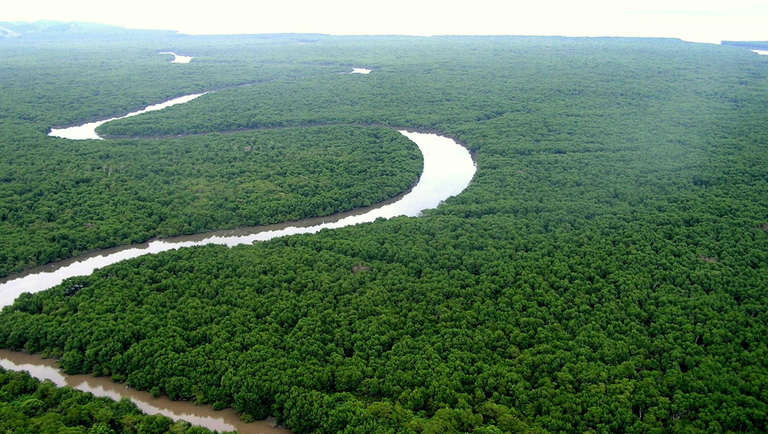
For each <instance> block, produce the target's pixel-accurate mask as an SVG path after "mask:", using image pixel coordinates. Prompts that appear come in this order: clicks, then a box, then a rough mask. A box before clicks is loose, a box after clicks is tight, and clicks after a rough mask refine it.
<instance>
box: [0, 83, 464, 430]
mask: <svg viewBox="0 0 768 434" xmlns="http://www.w3.org/2000/svg"><path fill="white" fill-rule="evenodd" d="M201 95H203V94H194V95H187V96H183V97H179V98H174V99H172V100H169V101H166V102H164V103H161V104H156V105H152V106H149V107H146V108H145V109H143V110H139V111H136V112H132V113H129V114H128V115H126V116H123V117H122V118H125V117H130V116H137V115H139V114H142V113H146V112H149V111H155V110H161V109H163V108H166V107H170V106H172V105H176V104H183V103H186V102H189V101H192V100H193V99H195V98H198V97H199V96H201ZM114 119H121V118H110V119H106V120H103V121H98V122H90V123H85V124H82V125H78V126H74V127H70V128H61V129H52V130H51V132H50V135H52V136H57V137H62V138H67V139H72V140H84V139H96V140H101V137H99V136H98V135H97V134H96V131H95V130H96V127H98V126H99V125H102V124H104V123H106V122H109V121H111V120H114ZM399 132H400V133H401V134H403V135H404V136H406V137H408V138H409V139H410V140H412V141H413V142H414V143H416V145H417V146H418V147H419V150H420V151H421V153H422V154H423V155H424V170H423V172H422V174H421V177H420V178H419V181H418V182H417V184H416V185H415V186H414V187H413V188H412V189H411V190H409V191H407V192H405V193H403V194H401V195H399V196H397V197H394V198H392V199H390V200H387V201H384V202H382V203H380V204H377V205H375V206H372V207H368V208H361V209H358V210H354V211H350V212H346V213H340V214H335V215H332V216H329V217H322V218H314V219H307V220H301V221H297V222H289V223H283V224H278V225H270V226H257V227H248V228H239V229H234V230H221V231H213V232H208V233H204V234H198V235H190V236H180V237H173V238H166V239H160V240H154V241H150V242H148V243H143V244H137V245H130V246H122V247H116V248H112V249H106V250H101V251H97V252H94V253H91V254H87V255H83V256H79V257H77V258H72V259H68V260H64V261H60V262H56V263H53V264H47V265H43V266H40V267H36V268H32V269H30V270H27V271H25V272H23V273H19V274H15V275H11V276H8V277H6V278H4V279H0V307H2V306H8V305H10V304H12V303H13V301H14V300H15V299H16V298H17V297H18V296H19V295H20V294H22V293H24V292H30V293H34V292H39V291H44V290H46V289H49V288H52V287H54V286H56V285H58V284H60V283H61V282H62V281H63V280H64V279H67V278H69V277H73V276H84V275H89V274H91V273H93V271H94V270H96V269H97V268H101V267H105V266H107V265H110V264H114V263H116V262H120V261H123V260H126V259H130V258H136V257H138V256H142V255H146V254H154V253H159V252H163V251H167V250H174V249H178V248H181V247H191V246H200V245H206V244H223V245H226V246H230V247H231V246H235V245H238V244H251V243H253V242H255V241H265V240H269V239H272V238H275V237H281V236H287V235H293V234H306V233H315V232H318V231H320V230H322V229H336V228H342V227H344V226H350V225H355V224H358V223H365V222H372V221H374V220H376V219H377V218H391V217H395V216H400V215H405V216H412V217H415V216H418V215H419V214H420V213H421V212H422V211H424V210H427V209H431V208H435V207H437V206H438V205H439V204H440V203H441V202H442V201H443V200H445V199H447V198H449V197H451V196H455V195H457V194H459V193H461V192H462V191H463V190H464V189H465V188H466V187H467V186H468V185H469V183H470V181H471V180H472V178H473V177H474V174H475V170H476V169H475V164H474V161H473V160H472V157H471V155H470V154H469V152H468V151H467V149H465V148H464V147H462V146H461V145H459V144H458V143H456V141H454V140H452V139H450V138H447V137H443V136H439V135H437V134H430V133H423V132H415V131H408V130H406V129H403V130H400V131H399ZM0 366H2V367H4V368H6V369H14V370H25V371H29V372H30V373H31V374H32V375H33V376H34V377H36V378H39V379H49V380H51V381H53V382H54V383H56V384H57V385H59V386H64V385H66V386H70V387H74V388H76V389H80V390H84V391H87V392H91V393H94V394H95V395H97V396H108V397H110V398H113V399H120V398H121V397H127V398H129V399H130V400H131V401H133V402H134V403H135V404H136V405H137V406H138V407H139V408H140V409H141V410H142V411H144V412H145V413H148V414H163V415H165V416H168V417H170V418H172V419H174V420H178V419H184V420H187V421H189V422H190V423H192V424H194V425H199V426H204V427H206V428H209V429H213V430H219V431H230V430H235V429H236V430H237V431H239V432H241V433H268V434H272V433H283V434H285V433H290V432H289V431H288V430H285V429H282V428H274V427H272V425H271V423H270V422H269V421H257V422H254V423H249V424H244V423H243V422H241V421H240V419H239V418H238V416H237V414H236V413H235V412H234V410H232V409H227V410H223V411H213V409H212V408H211V407H210V406H194V405H193V404H192V403H189V402H178V401H171V400H169V399H168V398H167V397H159V398H155V397H152V395H151V394H149V393H148V392H141V391H137V390H135V389H131V388H127V387H125V386H124V385H120V384H117V383H113V382H112V381H111V380H110V379H109V378H96V377H93V376H90V375H74V376H68V375H65V374H63V373H62V372H61V371H59V370H58V369H57V368H56V366H55V362H54V361H52V360H43V359H41V358H40V357H38V356H36V355H29V354H22V353H18V352H14V351H8V350H0Z"/></svg>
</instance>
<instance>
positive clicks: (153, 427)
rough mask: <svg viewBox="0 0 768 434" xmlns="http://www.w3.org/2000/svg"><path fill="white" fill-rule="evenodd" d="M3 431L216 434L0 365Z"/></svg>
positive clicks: (31, 433) (21, 433) (35, 433)
mask: <svg viewBox="0 0 768 434" xmlns="http://www.w3.org/2000/svg"><path fill="white" fill-rule="evenodd" d="M0 430H1V431H2V432H4V433H14V434H41V433H59V434H63V433H66V434H122V433H125V434H134V433H141V434H165V433H169V434H210V433H211V431H209V430H207V429H205V428H201V427H195V426H191V425H190V424H189V423H188V422H183V421H179V422H173V421H172V420H171V419H169V418H167V417H164V416H159V415H154V416H147V415H145V414H143V413H142V412H141V411H139V409H138V408H136V406H135V405H134V404H133V403H132V402H131V401H130V400H128V399H122V400H120V401H119V402H115V401H113V400H111V399H108V398H96V397H94V396H93V395H91V394H90V393H85V392H80V391H78V390H75V389H71V388H69V387H61V388H60V387H56V386H55V385H53V383H51V382H47V381H46V382H39V381H37V380H35V379H34V378H32V377H30V376H29V374H27V373H26V372H12V371H6V370H5V369H3V368H0Z"/></svg>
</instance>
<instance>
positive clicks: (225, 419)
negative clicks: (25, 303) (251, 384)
mask: <svg viewBox="0 0 768 434" xmlns="http://www.w3.org/2000/svg"><path fill="white" fill-rule="evenodd" d="M0 366H2V367H3V368H5V369H12V370H14V371H27V372H29V373H30V375H32V376H33V377H35V378H37V379H40V380H51V381H52V382H53V383H54V384H56V385H57V386H69V387H72V388H75V389H78V390H83V391H85V392H90V393H93V394H94V395H96V396H102V397H107V398H112V399H114V400H116V401H117V400H120V398H128V399H130V400H131V402H133V403H134V404H136V406H137V407H139V409H140V410H141V411H143V412H144V413H147V414H162V415H163V416H166V417H169V418H171V419H173V420H180V419H182V420H186V421H187V422H189V423H191V424H193V425H199V426H203V427H206V428H208V429H211V430H218V431H234V430H237V432H239V433H242V434H290V433H291V432H290V431H289V430H287V429H285V428H278V427H274V426H273V425H274V422H273V421H271V420H260V421H256V422H251V423H244V422H242V421H241V420H240V418H239V417H238V415H237V413H236V412H235V410H233V409H231V408H228V409H225V410H221V411H215V410H214V409H213V407H211V406H209V405H200V406H198V405H194V404H193V403H192V402H189V401H171V400H170V399H168V398H167V397H165V396H159V397H154V396H152V394H150V393H149V392H142V391H139V390H136V389H133V388H130V387H126V386H125V385H124V384H119V383H115V382H113V381H112V380H110V379H109V377H94V376H92V375H67V374H64V373H63V372H61V371H60V370H59V369H58V368H57V367H56V361H54V360H51V359H41V358H40V357H39V356H37V355H33V354H24V353H19V352H16V351H9V350H0Z"/></svg>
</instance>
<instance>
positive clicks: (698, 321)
mask: <svg viewBox="0 0 768 434" xmlns="http://www.w3.org/2000/svg"><path fill="white" fill-rule="evenodd" d="M0 27H6V28H8V29H10V30H12V31H14V32H16V33H18V34H19V35H21V36H18V37H13V38H6V39H3V40H0V70H2V71H3V73H2V74H0V88H2V89H3V90H2V94H1V96H0V147H1V148H2V155H3V157H2V159H0V165H2V170H1V171H0V176H2V183H0V240H1V241H2V242H1V243H0V248H1V249H2V251H0V264H2V265H0V267H2V268H1V271H2V272H3V273H4V274H5V273H12V272H15V271H19V270H21V269H24V268H28V267H30V266H32V265H35V264H39V263H45V262H48V261H51V260H56V259H59V258H63V257H67V256H74V255H77V254H78V253H79V252H83V251H86V250H89V249H94V248H101V247H105V246H108V245H117V244H126V243H131V242H136V241H139V240H144V239H147V238H148V237H154V236H164V235H171V234H175V233H190V232H198V231H205V230H211V229H214V228H220V227H236V226H238V225H252V224H264V223H269V222H275V221H278V220H281V219H288V220H290V219H295V218H303V217H304V216H311V215H327V214H329V213H334V212H338V211H340V210H343V209H350V208H353V207H358V206H363V205H366V204H370V203H374V202H376V201H380V200H383V199H385V198H387V197H391V196H394V195H396V194H398V193H399V192H401V191H403V190H405V189H407V188H408V187H409V186H410V185H412V184H413V183H414V182H415V180H416V179H417V178H418V175H419V173H420V170H421V162H422V160H421V158H420V156H419V154H418V151H417V150H416V149H415V147H414V145H413V144H412V143H410V142H409V141H408V140H406V139H404V138H402V137H401V136H399V135H398V134H397V133H396V131H394V130H392V128H390V127H411V128H418V129H422V130H429V131H439V132H440V133H442V134H444V135H447V136H450V137H455V138H456V139H457V140H459V141H460V142H461V143H464V144H465V145H466V146H467V147H468V148H469V149H470V150H471V151H472V152H473V154H474V157H475V160H476V162H477V173H476V175H475V178H474V180H473V181H472V183H471V184H470V185H469V187H468V188H467V189H466V190H465V191H464V192H463V193H461V194H460V195H458V196H455V197H452V198H450V199H448V200H446V201H445V202H444V203H442V204H441V205H440V206H439V207H437V208H436V209H433V210H429V211H425V212H424V213H423V214H422V215H421V216H419V217H397V218H393V219H389V220H377V221H375V222H372V223H367V224H361V225H356V226H351V227H346V228H341V229H334V230H324V231H321V232H319V233H317V234H310V235H295V236H289V237H284V238H278V239H274V240H271V241H267V242H264V243H257V244H254V245H248V246H238V247H234V248H227V247H224V246H201V247H195V248H186V249H179V250H176V251H170V252H164V253H160V254H157V255H148V256H142V257H139V258H136V259H132V260H129V261H124V262H121V263H118V264H115V265H111V266H109V267H105V268H103V269H100V270H98V271H96V272H94V273H93V274H92V275H90V276H83V277H76V278H72V279H70V280H68V281H65V282H64V283H63V284H61V285H59V286H57V287H55V288H53V289H50V290H47V291H43V292H40V293H37V294H33V295H30V294H26V295H23V296H21V297H20V298H19V299H18V300H17V301H16V302H15V304H14V305H13V306H9V307H6V308H4V309H3V310H2V312H1V313H0V324H2V326H0V347H2V348H9V349H13V350H20V351H26V352H30V353H41V354H43V355H45V356H47V357H57V358H59V360H60V364H61V366H62V368H63V369H64V370H65V371H66V372H68V373H92V374H95V375H99V376H108V377H111V378H112V379H113V380H114V381H117V382H125V384H126V385H129V386H132V387H135V388H137V389H141V390H148V391H152V392H153V393H155V394H164V395H167V396H168V397H170V398H172V399H179V400H189V401H193V402H196V403H199V404H205V405H212V406H213V407H214V408H217V409H223V408H228V407H231V408H234V409H235V410H236V411H237V412H238V413H239V414H240V415H241V417H242V418H243V419H244V420H254V419H263V418H266V417H268V416H272V417H275V418H276V420H277V422H278V423H280V424H284V425H285V426H287V427H288V428H290V429H291V430H292V431H293V432H295V433H297V434H304V433H329V434H330V433H475V434H499V433H563V434H577V433H578V434H581V433H587V432H590V433H694V432H712V433H762V432H766V431H768V392H767V391H768V58H766V56H758V55H756V54H755V53H752V52H750V51H749V49H754V48H753V47H754V46H755V45H754V44H751V45H749V46H735V45H707V44H692V43H687V42H683V41H680V40H673V39H640V38H638V39H632V38H558V37H430V38H420V37H338V36H323V35H261V36H227V37H223V36H222V37H218V36H184V35H174V34H166V33H152V32H147V33H141V32H139V33H140V36H138V35H136V36H132V37H130V38H129V37H128V36H126V35H125V34H124V33H122V32H117V34H111V33H110V34H106V35H105V34H99V35H91V36H89V34H88V33H85V34H83V33H78V34H77V36H76V37H75V36H72V37H67V36H64V37H62V36H58V37H57V38H53V37H50V38H46V37H44V35H38V36H35V37H34V38H27V39H25V34H24V33H23V31H22V30H21V29H17V30H14V29H13V28H12V27H10V24H2V23H0ZM126 38H127V39H126ZM126 40H129V41H130V42H129V43H126ZM163 51H172V52H177V53H185V54H187V55H193V56H194V59H193V60H192V61H191V62H190V63H188V64H171V63H170V62H169V61H168V59H167V58H164V56H162V55H158V54H157V53H158V52H163ZM353 67H365V68H368V69H371V70H372V72H371V73H370V74H367V75H360V74H349V72H350V70H351V69H352V68H353ZM214 89H222V90H219V91H217V92H215V93H212V94H208V95H205V96H204V97H201V98H198V99H196V100H194V101H191V102H189V103H187V104H184V105H179V106H174V107H171V108H168V109H165V110H162V111H157V112H152V113H147V114H143V115H140V116H136V117H131V118H127V119H122V120H117V121H113V122H109V123H107V124H104V125H103V126H101V127H100V128H99V130H98V131H99V133H100V134H102V135H104V136H105V137H107V138H108V140H104V141H84V142H74V141H68V140H64V139H57V138H52V137H48V136H47V133H48V131H49V129H50V128H51V127H56V126H64V125H71V124H75V123H78V122H82V121H84V120H97V119H102V118H104V117H109V116H113V115H119V114H124V113H127V112H129V111H131V110H136V109H139V108H142V107H144V106H146V105H148V104H154V103H159V102H162V101H164V100H166V99H168V98H171V97H174V96H179V95H184V94H189V93H194V92H202V91H207V90H214ZM179 136H180V137H179ZM246 147H249V150H248V151H246V150H245V148H246ZM94 221H97V222H98V224H96V225H94V224H93V222H94ZM3 375H5V377H0V378H10V377H8V376H9V375H11V376H13V375H16V374H3ZM14 378H17V380H14V381H20V382H24V381H27V380H23V377H14ZM4 381H7V380H4ZM25 387H26V386H25ZM36 387H47V386H45V385H43V386H36ZM25 390H27V391H26V392H23V393H20V394H19V395H20V396H21V395H23V399H24V400H25V402H26V399H28V397H27V395H32V394H34V393H36V392H34V390H33V389H32V386H29V387H28V388H27V389H25ZM3 393H5V392H3ZM57 393H72V392H57ZM0 398H2V399H1V400H2V401H3V402H10V403H14V402H16V403H15V404H12V405H11V407H8V406H7V405H6V407H3V408H6V410H4V411H9V412H13V414H18V413H19V412H21V413H24V412H25V411H26V410H28V408H27V407H25V406H24V403H23V402H21V401H19V399H21V398H14V397H13V396H10V395H9V396H6V395H1V396H0ZM30 399H31V398H30ZM35 399H39V398H35ZM41 401H43V400H41ZM30 405H31V404H30ZM35 405H36V406H37V407H40V405H39V404H37V403H35ZM56 405H59V404H56ZM105 405H106V404H105ZM112 405H118V406H119V405H121V404H112ZM37 407H35V409H36V408H37ZM33 410H34V409H33ZM30 411H31V410H30ZM35 411H38V410H35ZM39 411H43V407H40V409H39ZM114 411H117V410H114ZM121 411H122V410H121ZM9 414H11V413H9ZM24 414H25V415H26V413H24ZM35 414H38V413H35ZM14 417H15V416H14ZM19 417H21V416H19ZM25 417H34V416H30V415H26V416H25ZM37 417H39V416H37ZM14 420H16V419H14ZM18 420H19V421H20V422H19V424H21V423H22V422H21V419H18ZM24 423H26V422H24ZM20 426H21V425H20ZM115 426H116V425H115ZM185 429H186V428H185Z"/></svg>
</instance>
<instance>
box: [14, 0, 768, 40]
mask: <svg viewBox="0 0 768 434" xmlns="http://www.w3.org/2000/svg"><path fill="white" fill-rule="evenodd" d="M39 19H48V20H60V21H90V22H98V23H106V24H114V25H119V26H124V27H129V28H138V29H169V30H178V31H180V32H182V33H190V34H213V33H283V32H300V33H305V32H307V33H330V34H355V35H359V34H403V35H445V34H462V35H469V34H483V35H487V34H506V35H564V36H666V37H677V38H682V39H685V40H689V41H697V42H715V43H717V42H719V41H720V40H723V39H732V40H763V41H765V40H768V1H749V0H728V1H724V0H720V1H710V0H644V1H634V2H628V1H622V0H613V1H606V0H572V1H561V0H530V1H525V2H518V1H489V0H464V1H461V2H453V1H451V0H441V1H438V0H426V1H420V0H378V1H362V0H361V1H349V0H315V1H307V0H293V1H291V0H282V1H270V2H264V1H258V0H256V1H238V0H217V1H208V2H204V3H203V2H199V3H198V2H194V1H179V0H171V1H161V0H130V1H125V2H106V1H104V0H66V1H62V0H16V1H14V0H9V1H8V2H6V3H5V5H3V8H2V10H1V11H0V21H36V20H39Z"/></svg>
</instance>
